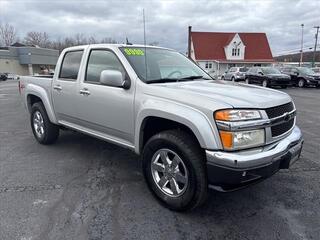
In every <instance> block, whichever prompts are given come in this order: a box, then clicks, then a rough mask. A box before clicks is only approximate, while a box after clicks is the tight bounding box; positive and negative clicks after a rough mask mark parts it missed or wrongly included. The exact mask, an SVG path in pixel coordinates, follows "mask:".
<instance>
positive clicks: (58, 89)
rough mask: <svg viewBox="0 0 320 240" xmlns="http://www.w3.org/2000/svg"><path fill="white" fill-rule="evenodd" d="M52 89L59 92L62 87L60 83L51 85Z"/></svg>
mask: <svg viewBox="0 0 320 240" xmlns="http://www.w3.org/2000/svg"><path fill="white" fill-rule="evenodd" d="M53 89H54V90H57V91H59V92H60V91H61V90H62V87H61V86H60V85H55V86H53Z"/></svg>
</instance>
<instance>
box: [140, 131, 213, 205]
mask: <svg viewBox="0 0 320 240" xmlns="http://www.w3.org/2000/svg"><path fill="white" fill-rule="evenodd" d="M163 159H164V160H163ZM174 159H175V160H174ZM177 163H178V164H177ZM159 166H160V167H159ZM142 167H143V173H144V176H145V179H146V182H147V184H148V187H149V189H150V190H151V192H152V193H153V194H154V195H155V197H156V198H157V199H158V200H159V201H160V203H162V204H163V205H164V206H166V207H167V208H169V209H171V210H174V211H186V210H191V209H193V208H196V207H197V206H200V205H201V204H203V203H204V201H205V200H206V196H207V191H208V185H207V172H206V165H205V159H204V153H203V152H202V149H201V148H200V146H199V144H198V142H197V141H196V140H195V139H193V137H192V136H191V135H189V134H187V133H186V132H183V131H180V130H168V131H163V132H160V133H158V134H156V135H154V136H153V137H151V138H150V139H149V140H148V142H147V143H146V145H145V147H144V150H143V154H142Z"/></svg>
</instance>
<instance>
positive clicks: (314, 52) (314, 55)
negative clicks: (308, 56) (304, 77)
mask: <svg viewBox="0 0 320 240" xmlns="http://www.w3.org/2000/svg"><path fill="white" fill-rule="evenodd" d="M319 27H320V26H315V27H313V28H316V29H317V33H316V42H315V44H314V51H313V59H312V67H314V63H315V61H316V52H317V44H318V34H319Z"/></svg>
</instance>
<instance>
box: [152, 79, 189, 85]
mask: <svg viewBox="0 0 320 240" xmlns="http://www.w3.org/2000/svg"><path fill="white" fill-rule="evenodd" d="M188 80H190V79H183V78H159V79H153V80H149V81H146V83H148V84H149V83H166V82H181V81H188Z"/></svg>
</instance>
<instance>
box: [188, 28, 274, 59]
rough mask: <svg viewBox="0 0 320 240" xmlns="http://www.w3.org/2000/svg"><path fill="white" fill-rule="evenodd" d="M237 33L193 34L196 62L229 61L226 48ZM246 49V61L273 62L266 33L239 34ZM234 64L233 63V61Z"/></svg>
mask: <svg viewBox="0 0 320 240" xmlns="http://www.w3.org/2000/svg"><path fill="white" fill-rule="evenodd" d="M235 34H237V33H232V32H231V33H224V32H191V38H192V42H193V47H194V53H195V57H196V60H217V61H228V60H227V59H226V55H225V52H224V47H225V46H226V45H228V44H229V43H230V41H231V40H232V39H233V37H234V36H235ZM238 34H239V36H240V38H241V40H242V42H243V44H244V45H245V46H246V48H245V56H244V60H241V61H248V62H254V61H257V62H258V61H260V62H273V61H274V60H273V57H272V53H271V49H270V46H269V42H268V39H267V36H266V34H265V33H238ZM232 62H233V61H232Z"/></svg>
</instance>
